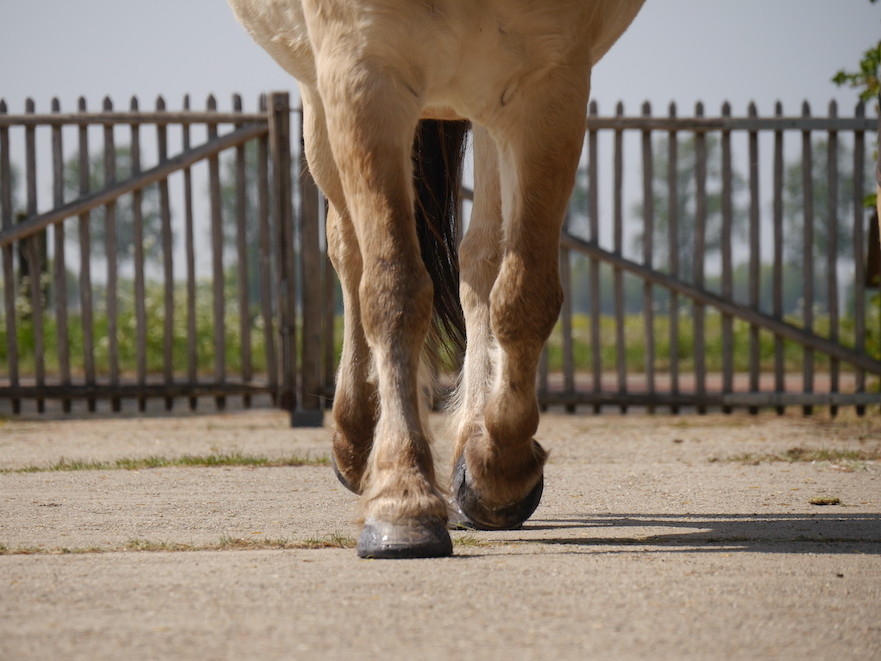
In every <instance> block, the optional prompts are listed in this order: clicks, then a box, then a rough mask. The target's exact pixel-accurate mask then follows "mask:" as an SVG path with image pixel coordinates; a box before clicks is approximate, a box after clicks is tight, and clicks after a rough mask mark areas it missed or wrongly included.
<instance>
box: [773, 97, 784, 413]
mask: <svg viewBox="0 0 881 661" xmlns="http://www.w3.org/2000/svg"><path fill="white" fill-rule="evenodd" d="M775 113H776V114H777V116H778V117H779V116H781V115H783V106H782V105H781V103H780V102H779V101H778V102H777V105H776V107H775ZM773 207H774V210H773V214H774V219H773V222H774V230H773V231H774V272H773V276H772V277H773V285H772V287H773V299H774V300H773V307H774V316H775V317H777V318H778V319H782V318H783V131H780V130H778V131H775V132H774V201H773ZM784 349H785V347H784V343H783V337H781V336H780V335H777V334H775V335H774V385H775V388H776V390H777V392H783V391H785V390H786V374H785V372H786V364H785V357H784V356H785V354H784ZM783 412H784V411H783V408H782V407H779V408H778V409H777V413H778V414H781V415H782V414H783Z"/></svg>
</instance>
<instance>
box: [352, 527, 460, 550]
mask: <svg viewBox="0 0 881 661" xmlns="http://www.w3.org/2000/svg"><path fill="white" fill-rule="evenodd" d="M451 555H453V541H452V540H451V539H450V533H448V532H447V527H446V522H444V521H440V520H437V521H431V522H429V523H417V522H414V523H410V524H407V523H397V524H393V523H386V522H385V521H375V520H368V521H365V522H364V528H363V529H362V530H361V535H360V536H359V537H358V557H359V558H377V559H380V558H382V559H386V558H388V559H394V558H445V557H447V556H451Z"/></svg>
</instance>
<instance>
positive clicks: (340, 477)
mask: <svg viewBox="0 0 881 661" xmlns="http://www.w3.org/2000/svg"><path fill="white" fill-rule="evenodd" d="M330 463H331V464H332V465H333V472H334V475H336V479H338V480H339V481H340V484H342V485H343V486H344V487H346V489H348V490H349V491H351V492H352V493H354V494H356V495H359V496H360V495H361V493H360V492H359V491H358V490H357V489H356V488H355V487H353V486H352V483H351V482H349V481H348V480H347V479H346V478H345V476H344V475H343V474H342V473H341V472H340V468H339V466H337V463H336V457H334V456H333V453H332V452H331V453H330Z"/></svg>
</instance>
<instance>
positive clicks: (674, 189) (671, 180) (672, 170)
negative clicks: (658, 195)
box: [667, 102, 679, 413]
mask: <svg viewBox="0 0 881 661" xmlns="http://www.w3.org/2000/svg"><path fill="white" fill-rule="evenodd" d="M670 117H671V118H675V117H676V104H675V103H672V102H671V103H670ZM667 140H668V143H667V198H668V206H667V216H668V220H667V225H668V227H667V231H668V233H669V237H668V241H669V254H670V275H671V276H672V277H674V278H678V277H679V137H678V134H677V133H676V131H675V130H672V131H670V133H669V134H668V137H667ZM669 314H670V390H671V392H672V393H673V394H674V395H675V394H677V393H678V392H679V294H678V293H677V292H675V291H671V292H670V312H669ZM672 412H673V413H676V412H677V409H676V407H675V406H674V407H673V408H672Z"/></svg>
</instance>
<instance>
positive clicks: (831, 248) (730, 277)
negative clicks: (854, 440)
mask: <svg viewBox="0 0 881 661" xmlns="http://www.w3.org/2000/svg"><path fill="white" fill-rule="evenodd" d="M241 108H242V105H241V100H240V99H239V98H238V97H235V98H234V102H233V110H232V111H231V112H219V111H218V110H216V103H215V102H214V100H213V98H209V101H208V106H207V109H206V110H204V111H194V110H190V109H189V103H188V101H185V103H184V108H183V110H181V111H169V110H166V108H165V104H164V102H163V101H162V100H161V99H160V100H159V101H158V102H157V105H156V109H155V110H153V111H148V112H145V111H141V110H139V109H138V105H137V101H136V100H133V101H132V104H131V108H130V110H128V111H125V112H118V111H114V110H113V108H112V105H111V104H110V102H109V101H105V103H104V108H103V109H102V110H101V111H100V112H87V110H86V107H85V102H83V101H81V102H80V107H79V109H78V111H77V112H74V113H62V112H61V111H60V109H59V107H58V104H57V103H56V104H55V105H54V107H53V111H52V112H51V113H48V114H40V115H38V114H36V113H35V112H34V107H33V103H32V102H28V105H27V108H26V112H25V113H23V114H19V115H13V114H9V113H8V112H7V108H6V106H5V104H4V103H2V102H0V256H2V268H3V270H2V281H3V295H4V305H3V308H2V309H3V316H4V320H3V323H2V324H0V334H2V338H0V352H2V353H0V368H2V367H4V366H5V368H6V369H5V370H4V369H0V412H2V411H3V408H4V407H6V408H7V409H8V410H10V411H12V412H20V411H27V410H34V409H35V410H36V411H38V412H42V411H44V410H47V408H46V403H47V402H50V403H51V405H52V406H58V407H59V408H60V409H61V410H63V411H71V410H73V409H75V408H77V407H82V408H85V409H88V410H91V411H94V410H96V409H98V408H99V405H100V407H104V409H105V410H109V411H118V410H121V409H124V408H125V407H126V406H129V407H136V409H137V410H141V411H143V410H145V409H147V408H148V407H150V406H153V407H159V408H160V409H162V408H163V407H164V408H165V409H170V408H172V407H173V405H174V403H175V400H176V399H184V400H185V401H187V402H188V405H189V407H190V408H195V407H196V406H197V402H198V401H199V398H208V399H209V400H213V401H214V403H215V406H216V407H218V408H223V407H225V406H226V404H227V398H230V397H234V398H235V402H236V405H238V402H241V403H243V404H244V406H250V405H251V403H252V399H253V398H259V397H264V398H271V399H272V401H274V402H275V404H276V405H279V406H281V407H283V408H286V409H289V410H291V411H292V412H293V417H292V419H293V421H294V423H295V424H315V423H318V422H319V421H320V420H321V415H322V409H323V408H324V407H325V405H326V404H327V403H328V402H329V401H330V400H331V399H332V397H333V375H334V372H335V369H336V361H337V359H338V357H337V356H338V346H337V345H338V337H337V336H338V333H335V326H336V325H337V323H338V321H339V319H338V314H337V313H338V310H337V304H336V296H335V293H336V284H335V279H334V277H333V274H332V270H331V267H330V264H329V261H328V259H327V256H326V252H325V251H324V248H323V241H322V239H321V216H322V205H321V203H320V197H319V195H318V192H317V190H316V188H315V186H314V183H313V182H312V180H311V178H310V177H309V176H308V170H307V169H306V167H305V164H304V162H303V160H302V149H301V148H297V145H298V144H299V143H300V140H298V138H300V135H298V127H299V125H300V121H299V120H301V117H300V116H299V114H298V113H297V112H296V111H293V112H292V109H291V108H290V107H289V100H288V96H287V94H273V95H271V96H269V97H268V98H263V99H261V101H260V105H259V109H258V111H257V112H251V113H246V112H243V111H242V110H241ZM292 114H293V116H294V117H295V118H296V119H297V120H298V121H295V122H293V123H292V122H291V121H290V120H291V117H292ZM219 127H221V128H228V130H227V131H226V132H221V131H220V130H219ZM876 130H877V119H870V118H867V117H865V109H864V107H863V106H862V105H860V106H858V107H857V108H856V111H855V113H854V116H852V117H839V116H838V113H837V108H836V107H835V106H834V104H833V105H831V106H830V109H829V113H828V116H827V117H812V116H811V115H810V111H809V108H807V106H805V107H804V108H803V109H802V112H801V114H800V115H799V116H784V114H783V112H782V109H781V108H780V107H779V105H778V107H777V109H776V113H775V115H774V116H771V117H759V116H758V113H757V111H756V109H755V107H754V106H751V107H750V109H749V111H748V113H747V115H746V116H742V117H733V116H732V115H731V111H730V108H729V107H728V106H727V104H726V106H725V107H723V109H722V113H721V114H720V116H718V117H705V116H704V112H703V107H702V106H701V105H700V104H698V106H697V108H696V109H695V114H694V116H693V117H677V115H676V109H675V106H671V108H670V112H669V115H668V116H666V117H654V116H652V115H651V112H650V108H649V107H648V106H647V105H646V106H645V107H644V108H643V113H642V115H640V116H635V117H633V116H631V117H627V116H625V115H624V111H623V108H622V107H621V106H620V104H619V106H618V109H617V112H616V114H615V115H613V116H600V115H599V113H598V110H597V106H596V104H595V103H594V104H591V107H590V118H589V124H588V133H587V136H586V140H585V152H584V158H583V159H582V167H581V168H580V170H579V175H578V180H577V186H576V191H575V194H574V196H573V199H572V202H571V203H570V212H569V217H568V219H567V225H566V229H565V231H564V234H563V237H562V242H561V248H562V251H561V262H560V269H561V275H562V280H563V286H564V290H565V295H566V296H565V304H564V307H563V311H562V314H561V316H560V321H559V323H558V326H557V329H556V330H555V332H554V334H553V335H552V337H551V339H550V341H549V343H548V347H547V349H546V352H545V354H544V359H543V361H542V365H541V370H540V375H539V400H540V403H541V404H542V406H544V407H548V406H564V407H565V408H566V409H567V410H570V411H575V410H577V407H579V406H589V407H592V408H593V409H594V410H596V411H599V410H601V409H602V408H603V407H604V406H605V407H609V406H611V407H615V408H621V409H622V410H626V409H627V408H628V407H633V406H638V407H641V408H642V407H644V408H645V409H647V410H649V411H654V410H657V409H658V407H662V409H663V410H672V411H679V410H682V409H683V408H685V407H687V408H688V409H694V410H698V411H705V410H708V409H710V408H719V409H721V410H725V411H730V410H732V409H734V408H738V407H742V408H748V409H749V410H751V411H757V410H758V409H759V408H761V407H774V408H776V409H777V410H778V411H780V412H782V411H783V410H784V409H785V407H788V406H798V407H802V409H803V410H804V411H805V412H810V411H811V410H812V407H816V406H828V407H830V409H831V410H832V411H833V413H834V412H835V411H836V410H837V408H838V407H841V406H855V407H856V408H857V411H858V412H859V413H863V412H864V410H865V407H866V406H867V405H871V404H878V403H881V395H879V392H878V379H879V377H881V361H879V360H878V357H879V355H881V314H879V309H881V306H879V302H878V294H877V289H875V288H876V287H877V274H876V273H874V270H875V268H874V267H871V266H870V268H868V269H867V266H866V264H867V248H868V247H872V246H874V247H877V245H878V239H877V234H876V235H875V238H874V240H872V239H871V237H867V234H868V233H869V231H877V226H876V225H870V226H869V228H868V230H869V231H867V220H868V219H867V216H866V213H865V211H864V208H863V197H864V195H865V194H866V193H868V192H870V190H871V189H870V188H867V184H866V183H865V181H866V180H867V175H869V174H870V173H871V170H872V168H871V166H869V167H867V165H866V153H867V149H868V146H869V145H871V143H872V140H868V141H867V139H866V133H867V132H868V133H869V134H870V137H873V134H874V131H876ZM200 131H201V132H204V134H205V140H204V141H203V142H200V144H198V145H196V146H193V145H192V144H191V137H192V135H195V134H196V133H198V132H200ZM149 132H155V141H152V142H151V141H148V140H145V139H144V138H145V135H146V134H147V133H149ZM67 133H75V134H76V143H75V144H76V145H77V147H78V149H77V153H76V154H75V155H74V156H73V157H72V158H70V159H67V160H66V159H65V151H64V143H63V137H64V136H65V135H66V134H67ZM90 134H99V137H100V139H99V141H98V146H99V149H98V154H97V155H93V156H96V158H91V159H90V156H89V154H90V146H89V145H90V144H95V142H94V139H92V142H91V143H90ZM123 135H124V136H125V138H126V139H120V137H121V136H123ZM46 138H48V143H47V140H46ZM174 139H176V140H177V143H176V144H177V145H179V149H177V150H176V151H177V153H176V155H174V156H170V155H169V152H170V151H175V150H172V149H170V148H169V144H171V142H172V141H173V140H174ZM16 140H18V143H16ZM41 140H42V142H41ZM292 141H293V143H294V145H295V148H294V149H293V150H292V149H291V143H292ZM16 144H17V145H18V147H19V149H18V151H17V152H16V151H15V149H14V148H15V146H16ZM793 148H794V149H793ZM292 151H293V153H294V154H295V155H296V157H295V158H292ZM13 152H14V153H20V154H22V157H21V159H20V160H19V161H18V162H23V166H21V165H19V166H18V167H19V168H20V169H22V170H23V173H19V171H18V170H17V169H16V164H17V162H16V161H14V160H13V159H12V158H11V153H13ZM793 154H794V156H793ZM42 155H45V156H46V158H43V159H42V160H41V158H40V157H41V156H42ZM790 156H792V158H789V157H790ZM123 157H124V159H126V162H127V165H126V164H121V163H120V162H119V161H120V160H121V159H123ZM151 158H152V161H154V162H155V164H153V165H151V166H150V167H145V166H144V165H143V164H142V161H143V162H147V161H148V160H150V159H151ZM604 159H606V160H605V162H604ZM630 162H635V163H637V164H638V167H637V168H635V170H637V172H639V173H641V179H642V180H641V182H640V183H639V184H638V185H637V186H636V190H638V191H639V194H637V195H630V196H628V195H626V194H625V193H626V191H627V190H628V184H629V183H630V181H631V180H632V179H634V178H633V177H632V176H631V177H628V176H627V172H628V170H627V169H626V168H625V163H630ZM43 163H48V164H50V165H49V167H48V175H46V174H43V177H42V178H43V179H45V180H51V182H52V202H51V205H41V204H40V203H39V197H40V196H39V194H38V193H39V192H40V191H39V187H38V185H37V183H38V176H39V175H40V174H41V173H42V172H43V171H42V169H41V165H42V164H43ZM124 165H125V167H124ZM292 167H293V172H292ZM739 170H740V171H743V172H744V174H743V175H738V171H739ZM98 171H100V172H98ZM200 173H201V177H202V179H201V181H202V182H203V184H202V186H201V188H200V185H199V184H198V183H197V182H198V180H199V179H198V176H197V175H199V174H200ZM96 174H97V175H98V176H96ZM16 179H22V180H23V182H24V186H23V188H24V193H23V195H21V197H22V198H23V199H22V200H20V201H18V200H17V199H16V190H17V188H20V187H16V185H15V182H14V180H16ZM637 179H638V175H637ZM71 190H72V191H73V192H72V193H71ZM769 191H770V192H769ZM463 193H464V195H463V197H465V198H467V197H468V195H469V194H470V192H469V191H463ZM66 196H67V198H73V199H72V200H70V201H66ZM203 198H204V199H203ZM633 198H637V199H638V200H639V203H638V208H634V205H633V202H630V203H628V202H627V200H628V199H631V200H632V199H633ZM151 204H152V207H151ZM628 204H630V205H631V208H630V209H628ZM200 205H201V206H200ZM42 206H49V209H48V210H45V211H41V207H42ZM172 210H174V213H173V211H172ZM66 219H68V220H67V222H68V223H70V224H71V225H75V227H69V228H65V220H66ZM151 222H152V225H151ZM49 228H51V230H50V229H49ZM151 228H152V229H151ZM845 230H846V231H845ZM126 232H128V234H125V233H126ZM151 232H152V233H151ZM47 235H48V236H47ZM71 239H75V240H74V241H71ZM151 239H152V240H153V242H154V243H155V245H156V247H155V250H154V251H153V253H152V257H151V253H150V245H151V243H150V242H151ZM71 242H72V243H75V244H76V250H75V251H72V252H71V253H67V252H66V245H67V243H71ZM102 244H103V245H102ZM96 246H97V249H96ZM126 246H128V247H129V249H130V250H131V254H129V255H126V254H123V252H122V251H123V250H124V249H125V247H126ZM875 257H876V258H875V259H874V260H872V259H869V262H868V263H869V264H870V265H871V264H878V263H879V260H878V259H877V255H875ZM200 258H201V259H203V261H204V260H207V263H208V268H207V275H202V276H200V274H199V268H198V265H199V260H200ZM151 260H152V261H151ZM101 265H103V266H104V268H103V269H99V268H98V267H99V266H101ZM203 266H204V265H203ZM16 267H17V268H16ZM793 292H795V293H793ZM793 297H795V298H793Z"/></svg>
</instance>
